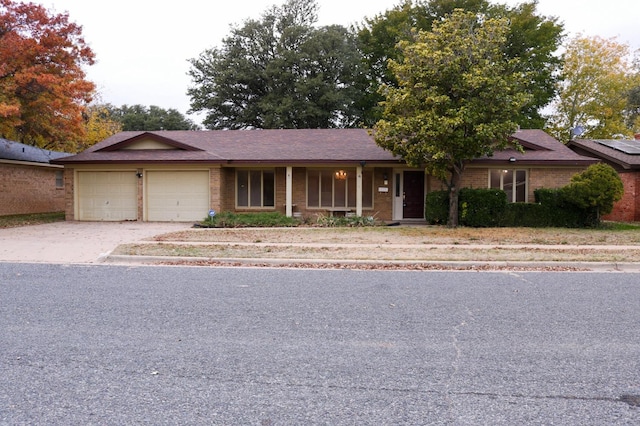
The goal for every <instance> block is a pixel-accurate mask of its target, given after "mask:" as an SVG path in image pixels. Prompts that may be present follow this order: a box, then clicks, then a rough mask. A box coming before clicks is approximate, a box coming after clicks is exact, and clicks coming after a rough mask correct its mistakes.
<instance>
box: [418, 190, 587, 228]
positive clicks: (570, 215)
mask: <svg viewBox="0 0 640 426" xmlns="http://www.w3.org/2000/svg"><path fill="white" fill-rule="evenodd" d="M534 194H535V203H509V202H507V194H506V193H505V192H504V191H501V190H496V189H468V188H465V189H461V190H460V194H459V200H458V203H459V204H458V206H459V207H458V208H459V217H458V220H459V224H460V225H462V226H469V227H474V228H480V227H497V226H502V227H563V228H584V227H591V226H596V225H597V224H598V218H597V214H596V212H595V210H594V209H582V208H580V207H578V206H576V205H575V204H572V203H571V202H570V201H568V200H567V198H566V196H565V194H566V190H564V191H563V190H557V189H538V190H536V191H534ZM425 212H426V214H425V218H426V220H427V222H428V223H430V224H432V225H435V224H446V223H447V219H448V217H449V193H448V191H436V192H430V193H429V194H428V195H427V197H426V204H425Z"/></svg>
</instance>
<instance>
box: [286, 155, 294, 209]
mask: <svg viewBox="0 0 640 426" xmlns="http://www.w3.org/2000/svg"><path fill="white" fill-rule="evenodd" d="M286 174H287V201H286V215H287V217H293V167H291V166H287V173H286Z"/></svg>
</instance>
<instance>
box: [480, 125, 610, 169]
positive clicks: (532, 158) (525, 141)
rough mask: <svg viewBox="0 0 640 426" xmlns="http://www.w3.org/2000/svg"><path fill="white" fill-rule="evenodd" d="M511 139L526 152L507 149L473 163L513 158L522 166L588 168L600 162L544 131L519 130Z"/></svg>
mask: <svg viewBox="0 0 640 426" xmlns="http://www.w3.org/2000/svg"><path fill="white" fill-rule="evenodd" d="M511 137H512V138H513V139H515V140H516V141H517V142H518V143H519V144H520V145H521V146H522V148H523V149H524V152H520V151H518V150H516V149H515V148H507V149H505V150H504V151H496V152H494V153H493V156H492V157H485V158H481V159H478V160H475V161H474V162H473V163H476V164H489V163H504V162H509V160H510V159H511V158H513V159H515V163H516V164H518V165H521V166H528V165H550V166H583V165H584V166H587V165H590V164H594V163H597V162H598V160H596V159H593V158H590V157H585V156H582V155H579V154H578V153H576V152H574V151H572V150H571V149H569V148H568V147H567V146H566V145H564V144H563V143H562V142H560V141H558V140H557V139H555V138H554V137H552V136H550V135H549V134H548V133H546V132H544V131H543V130H538V129H530V130H518V131H517V132H515V133H514V134H513V135H512V136H511Z"/></svg>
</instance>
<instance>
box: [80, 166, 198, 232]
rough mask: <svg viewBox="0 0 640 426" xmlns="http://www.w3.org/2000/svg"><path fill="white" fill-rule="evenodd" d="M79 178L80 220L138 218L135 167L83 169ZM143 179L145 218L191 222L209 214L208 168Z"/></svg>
mask: <svg viewBox="0 0 640 426" xmlns="http://www.w3.org/2000/svg"><path fill="white" fill-rule="evenodd" d="M77 177H78V183H77V190H78V198H77V199H78V219H79V220H113V221H120V220H137V218H138V178H137V176H136V171H135V170H130V171H86V172H84V171H81V172H78V176H77ZM144 179H145V180H144V190H143V197H144V199H143V205H144V207H145V210H144V216H145V217H144V219H145V220H147V221H154V222H155V221H157V222H170V221H177V222H180V221H184V222H189V221H196V220H202V219H203V218H204V217H205V216H206V215H207V212H208V210H209V172H208V171H148V172H146V173H145V176H144Z"/></svg>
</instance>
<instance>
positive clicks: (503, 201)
mask: <svg viewBox="0 0 640 426" xmlns="http://www.w3.org/2000/svg"><path fill="white" fill-rule="evenodd" d="M506 206H507V193H506V192H504V191H502V190H500V189H470V188H463V189H461V190H460V195H459V214H460V217H459V223H460V224H461V225H463V226H471V227H474V228H480V227H492V226H499V225H500V222H501V220H502V217H503V215H504V211H505V208H506Z"/></svg>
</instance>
